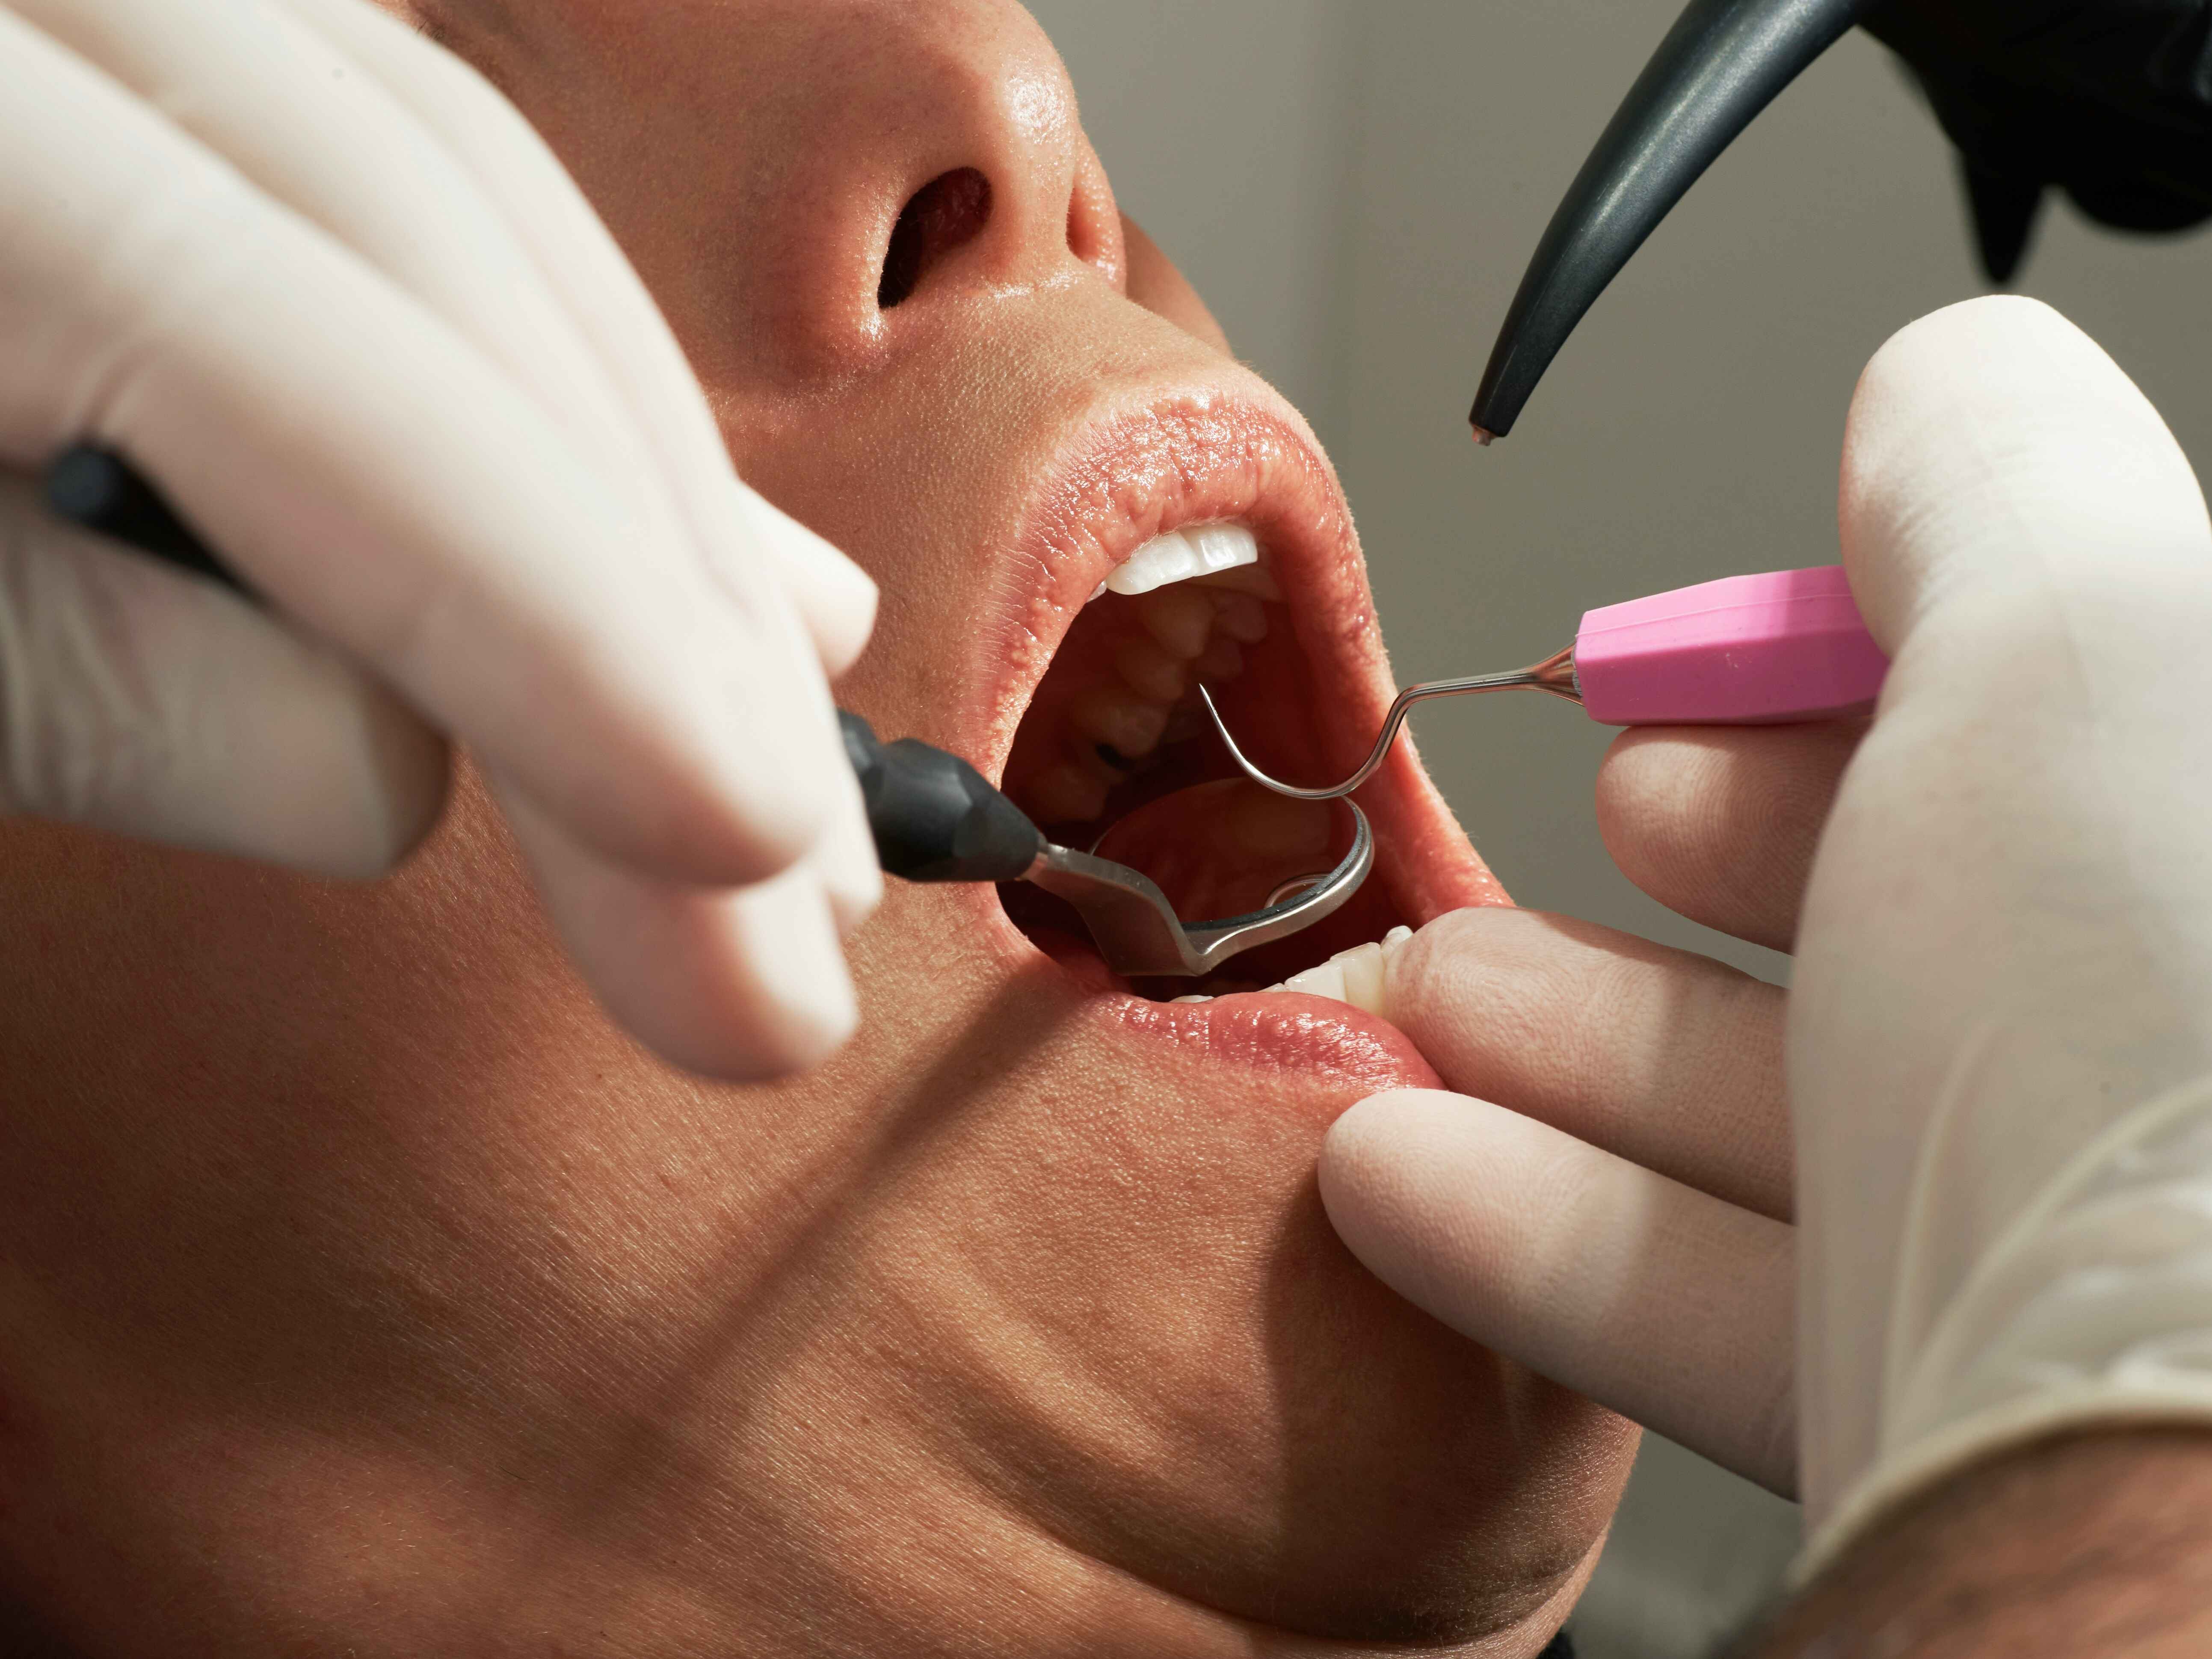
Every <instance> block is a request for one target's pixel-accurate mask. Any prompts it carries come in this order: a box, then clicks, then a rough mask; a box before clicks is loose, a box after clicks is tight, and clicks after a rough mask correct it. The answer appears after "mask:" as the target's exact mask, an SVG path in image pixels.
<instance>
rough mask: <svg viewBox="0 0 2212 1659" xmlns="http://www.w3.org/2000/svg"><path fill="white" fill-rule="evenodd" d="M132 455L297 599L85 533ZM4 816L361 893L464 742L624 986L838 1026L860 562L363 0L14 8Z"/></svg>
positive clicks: (458, 96)
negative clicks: (757, 453) (723, 422)
mask: <svg viewBox="0 0 2212 1659" xmlns="http://www.w3.org/2000/svg"><path fill="white" fill-rule="evenodd" d="M84 440H89V441H96V442H98V443H100V444H101V445H103V446H105V447H110V448H113V449H117V450H119V451H122V452H124V453H126V454H127V455H128V456H129V457H130V458H131V460H132V461H133V462H134V463H135V464H136V465H137V467H138V468H139V469H140V470H141V471H143V472H144V473H145V474H147V475H148V476H149V478H150V479H151V480H152V481H153V482H154V483H155V484H156V485H157V486H158V487H159V488H160V489H161V490H162V491H163V493H164V494H165V495H167V497H168V499H169V500H170V501H172V502H173V504H174V505H175V506H176V507H177V508H178V510H179V512H180V513H182V515H183V516H184V517H185V519H186V520H188V521H190V522H191V524H192V525H193V526H195V527H196V528H197V530H198V531H199V532H201V533H202V534H203V535H204V537H205V538H206V539H207V540H208V541H209V543H210V544H211V545H212V546H214V547H216V548H217V549H219V550H221V551H222V554H223V556H225V558H226V560H227V561H228V563H229V564H230V565H231V566H232V567H233V568H234V569H235V570H236V571H237V572H238V574H240V576H241V577H242V578H243V579H244V580H246V582H247V583H248V584H249V585H250V586H252V587H253V588H254V589H255V590H257V592H258V593H259V594H261V595H263V596H264V597H265V598H266V599H267V600H268V602H269V604H270V606H271V607H273V609H274V611H275V612H276V613H278V615H276V616H272V615H271V614H270V612H269V611H264V610H262V609H260V608H258V607H257V606H255V605H250V604H248V603H246V602H245V601H243V600H241V599H238V598H237V597H235V596H234V595H233V594H231V593H229V592H225V591H222V589H220V588H218V587H217V586H214V585H213V584H210V583H209V582H205V581H203V580H197V579H196V578H193V577H191V576H186V575H183V574H178V573H177V572H175V571H173V570H170V569H168V568H161V567H158V566H156V565H155V564H154V563H152V562H149V561H147V560H145V559H143V558H140V557H137V556H133V555H131V554H127V553H125V552H123V551H121V550H119V549H118V548H117V547H115V546H114V545H113V544H106V543H104V542H101V541H100V540H99V539H98V538H92V537H88V536H87V535H84V534H82V533H80V532H75V531H73V530H71V529H69V528H67V527H64V526H60V525H58V524H57V523H56V522H54V521H53V520H52V519H51V518H50V517H49V516H48V515H47V514H46V513H45V512H44V511H43V510H42V509H41V508H40V506H39V504H38V503H37V501H36V499H35V495H34V491H33V488H32V486H31V484H30V482H29V477H28V475H29V474H30V473H31V472H32V471H34V470H35V469H37V468H39V467H40V466H41V465H43V464H44V463H45V462H46V460H47V459H49V458H51V457H52V455H54V454H55V453H57V452H58V451H59V450H61V449H63V448H64V447H66V446H68V445H69V444H70V443H72V442H75V441H84ZM0 467H9V468H14V469H16V470H17V476H15V477H0V673H4V676H5V679H4V682H0V716H4V719H0V811H15V812H26V813H36V814H41V815H45V816H49V817H60V818H68V819H73V820H76V821H78V822H81V823H90V824H96V825H100V826H103V827H106V828H108V829H117V830H121V831H124V832H125V833H128V834H131V835H136V836H147V837H150V838H152V839H155V840H160V841H166V842H174V843H177V844H179V845H184V846H189V847H197V848H210V849H216V850H219V851H223V852H228V853H235V854H242V855H245V856H248V857H254V858H261V859H269V860H276V861H278V862H280V863H283V864H288V865H291V866H296V867H299V868H301V869H306V870H311V871H319V872H327V873H331V874H337V875H344V876H367V875H371V874H374V873H376V872H380V871H382V870H385V869H386V868H388V867H389V866H391V865H392V863H394V862H395V861H396V860H398V859H399V858H401V857H402V856H403V855H404V854H405V853H406V852H407V851H408V849H409V848H410V847H411V846H413V845H414V843H415V842H416V841H417V840H418V839H419V838H420V837H421V836H422V835H423V834H424V833H425V832H426V831H427V829H428V828H429V826H430V825H431V823H433V822H434V821H435V818H436V817H437V814H438V810H439V806H440V804H441V799H442V794H443V790H444V787H445V780H446V770H447V757H446V752H445V738H444V734H448V733H450V734H451V735H452V736H453V737H454V738H458V739H459V740H460V741H462V742H464V743H465V744H468V745H469V746H470V748H471V750H473V752H474V754H475V755H476V757H477V759H478V760H479V761H480V763H482V765H483V768H484V769H485V771H486V772H487V774H488V775H489V777H490V778H491V779H492V781H493V784H494V787H495V789H496V791H497V792H498V793H499V795H500V796H501V799H502V802H503V804H504V805H505V807H506V810H507V814H508V816H509V817H510V820H511V821H512V823H513V826H514V828H515V830H516V832H517V834H518V835H519V836H520V839H521V841H522V842H523V845H524V847H525V849H526V852H527V854H528V855H529V856H530V858H531V860H532V863H533V865H534V866H535V868H536V872H537V874H538V878H539V882H540V885H541V888H542V890H543V891H544V896H545V898H546V901H547V902H548V906H549V908H550V912H551V914H552V915H553V917H554V919H555V920H556V923H557V925H558V926H559V927H561V929H562V933H563V934H564V936H565V938H566V939H567V941H568V945H569V946H570V948H571V949H572V951H574V954H575V956H576V957H577V959H578V960H579V962H580V963H581V965H582V967H583V969H584V970H585V972H586V975H587V976H588V977H589V978H590V979H591V980H592V983H593V985H594V986H595V987H596V988H597V989H598V991H599V994H600V995H601V996H602V998H603V999H604V1000H605V1002H606V1003H607V1005H608V1006H609V1007H610V1008H611V1010H612V1012H614V1013H615V1014H616V1015H617V1017H618V1018H621V1019H622V1020H623V1022H624V1023H625V1024H629V1026H630V1028H631V1029H632V1030H635V1032H636V1033H637V1034H638V1035H639V1036H641V1037H642V1038H643V1039H644V1040H645V1041H646V1042H649V1043H651V1044H652V1045H653V1046H654V1047H655V1048H659V1050H660V1051H661V1052H662V1053H664V1054H666V1055H667V1056H668V1057H670V1058H671V1059H672V1060H676V1061H678V1063H680V1064H683V1065H685V1066H691V1067H693V1068H695V1069H697V1070H700V1071H703V1072H708V1073H715V1074H719V1075H721V1076H726V1077H742V1076H758V1075H763V1074H768V1073H776V1072H781V1071H783V1070H787V1069H789V1068H793V1067H796V1066H805V1065H807V1064H810V1063H811V1062H812V1061H814V1060H817V1059H819V1058H821V1057H822V1055H823V1054H825V1053H826V1052H827V1051H828V1049H829V1048H831V1047H832V1046H834V1045H835V1044H836V1043H837V1042H840V1041H842V1038H843V1037H844V1036H845V1035H846V1034H847V1032H848V1030H849V1029H850V1027H851V1025H852V1024H853V1020H854V1004H853V997H852V989H851V985H850V982H849V981H848V977H847V975H846V970H845V966H844V963H843V959H842V950H841V946H840V943H839V939H840V933H841V930H842V929H843V928H847V927H851V926H852V925H853V924H854V923H855V922H856V921H858V920H859V919H860V916H861V915H864V914H865V913H866V911H867V910H868V908H870V907H871V906H872V904H873V902H874V901H875V898H876V896H877V895H878V890H879V878H878V874H877V871H876V866H875V860H874V856H873V852H872V846H871V843H870V841H869V837H868V832H867V826H866V821H865V819H864V818H863V817H862V816H861V812H860V802H859V797H858V793H857V791H856V789H855V787H854V782H853V780H852V778H851V776H850V775H849V772H848V768H847V766H846V764H845V763H844V761H843V758H842V748H841V745H840V744H839V740H838V738H837V734H836V726H835V724H834V720H833V714H832V709H831V707H830V701H829V693H828V690H827V686H826V682H825V678H824V676H825V671H827V672H829V673H835V672H837V671H840V670H842V668H843V667H844V666H845V665H847V664H848V663H849V662H850V661H851V659H853V658H854V656H855V655H856V654H857V653H859V651H860V647H861V646H862V644H863V643H864V642H865V641H866V636H867V634H868V630H869V628H870V626H871V624H872V620H873V615H874V604H875V590H874V587H873V585H872V583H871V582H870V581H869V580H868V579H867V578H866V576H865V575H863V574H861V573H860V570H859V569H858V568H857V567H855V566H854V565H853V564H851V563H850V562H848V561H847V560H846V559H845V558H844V557H843V556H842V555H841V554H839V553H838V552H836V550H834V549H832V548H831V547H830V546H829V544H827V543H824V542H823V541H821V540H820V539H819V538H817V537H815V536H813V535H812V534H811V532H807V531H806V530H805V529H804V528H802V527H801V526H799V525H798V524H797V523H795V522H794V521H793V520H790V519H788V518H787V517H785V516H784V515H783V514H781V513H779V512H777V511H776V510H775V508H773V507H769V505H768V504H767V503H766V502H765V501H763V500H761V498H760V497H759V496H757V495H755V494H753V493H752V492H751V491H750V490H749V489H746V488H745V487H744V485H743V484H742V483H739V482H738V478H737V477H736V476H735V474H734V473H733V472H732V470H731V467H730V464H729V461H728V459H727V457H726V453H725V452H724V450H723V448H722V446H721V443H720V438H719V435H718V434H717V432H716V429H715V426H714V420H713V417H712V416H711V415H710V413H709V411H708V408H707V406H706V401H705V398H704V397H703V396H702V393H701V392H700V390H699V388H698V386H697V384H696V381H695V380H693V379H692V377H691V374H690V370H689V368H688V367H687V366H686V364H685V362H684V359H683V356H682V355H681V353H680V352H679V350H678V347H677V345H676V343H675V340H674V338H673V337H672V336H671V334H670V333H669V331H668V330H667V327H666V325H665V323H664V322H663V321H662V319H661V318H660V316H659V313H658V312H657V311H656V310H655V308H654V307H653V303H652V301H651V300H650V299H649V298H648V297H647V295H646V292H645V290H644V288H643V286H642V285H641V283H639V281H638V279H637V277H636V276H635V273H634V272H632V270H630V268H629V264H627V262H626V261H625V260H624V259H623V257H622V255H621V253H620V252H619V251H618V250H617V248H616V246H615V245H614V243H613V241H612V240H611V238H610V237H609V235H608V234H607V233H606V231H605V228H603V227H602V226H601V225H600V223H599V220H598V219H597V217H596V216H594V215H593V214H592V210H591V209H590V208H589V207H588V206H587V205H586V203H585V201H584V199H583V197H582V196H581V195H580V192H579V191H577V190H576V189H575V187H574V185H573V184H572V183H571V182H570V181H569V179H568V177H567V175H566V174H565V173H563V172H562V170H561V168H560V167H559V166H558V164H557V163H556V161H554V160H553V159H552V156H551V155H550V152H549V151H548V150H547V149H545V148H544V145H543V144H542V143H540V142H539V141H538V138H537V137H536V136H535V135H534V134H533V133H532V131H530V130H529V128H528V126H527V125H526V124H525V123H524V122H523V120H522V119H521V118H520V116H519V115H518V114H516V112H514V111H513V108H512V107H511V106H509V105H508V104H507V102H506V101H505V100H503V99H502V98H501V97H500V96H499V95H498V94H496V93H495V92H494V91H493V90H492V89H491V88H490V87H489V85H488V84H487V83H486V82H483V80H481V79H480V78H478V77H477V76H476V75H475V74H474V73H473V72H472V71H471V70H468V69H467V68H465V66H463V65H462V64H460V63H459V61H458V60H457V59H455V58H452V57H450V56H449V55H447V53H446V52H442V51H441V50H440V49H439V48H437V47H435V46H433V45H431V44H430V43H429V42H428V41H427V40H423V39H421V38H419V37H417V36H416V35H415V34H413V33H410V32H409V31H408V30H406V29H405V28H404V27H401V26H399V25H398V24H397V23H396V22H394V21H392V20H391V19H389V18H387V17H386V16H385V15H381V14H380V13H378V12H376V11H374V10H373V9H371V8H370V7H368V5H366V4H364V3H362V0H0Z"/></svg>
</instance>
